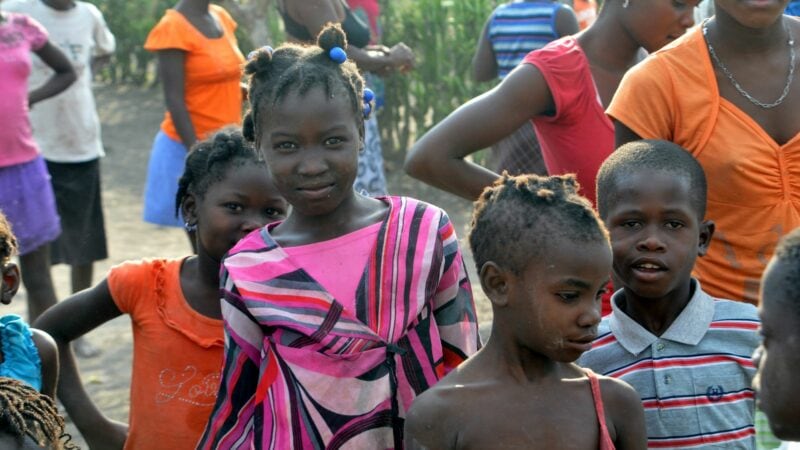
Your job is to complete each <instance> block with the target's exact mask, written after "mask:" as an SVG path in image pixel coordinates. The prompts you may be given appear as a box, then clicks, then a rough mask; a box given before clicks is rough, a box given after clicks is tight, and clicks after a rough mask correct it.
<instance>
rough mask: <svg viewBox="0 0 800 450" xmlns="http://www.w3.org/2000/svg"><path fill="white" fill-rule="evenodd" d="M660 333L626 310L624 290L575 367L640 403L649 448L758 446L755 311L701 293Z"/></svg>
mask: <svg viewBox="0 0 800 450" xmlns="http://www.w3.org/2000/svg"><path fill="white" fill-rule="evenodd" d="M692 281H693V283H695V284H694V295H693V296H692V299H691V300H690V301H689V303H688V304H687V305H686V308H684V310H683V311H682V312H681V314H680V315H679V316H678V318H677V319H675V322H673V323H672V325H670V327H669V328H668V329H667V331H665V332H664V333H663V334H662V335H661V336H656V335H654V334H652V333H650V332H649V331H648V330H647V329H645V328H644V327H642V326H641V325H639V324H638V323H637V322H636V321H634V320H633V319H631V318H630V317H629V316H628V315H627V314H625V313H624V312H622V311H621V310H620V309H619V308H618V306H617V301H619V299H620V296H621V295H622V291H617V292H616V293H615V294H614V296H613V297H612V298H611V306H612V308H613V312H612V313H611V314H610V315H609V316H607V317H605V318H604V319H603V321H602V322H601V324H600V331H599V335H598V338H597V339H596V340H595V341H594V343H593V345H592V349H591V350H590V351H588V352H586V353H584V354H583V356H581V358H580V359H579V360H578V364H580V365H581V366H584V367H588V368H590V369H592V370H594V371H595V372H597V373H600V374H603V375H606V376H610V377H614V378H619V379H621V380H624V381H625V382H627V383H628V384H630V385H631V386H633V387H634V388H635V389H636V391H637V392H639V395H640V396H641V398H642V403H643V404H644V410H645V419H646V423H647V438H648V447H649V448H699V447H708V446H712V447H713V446H719V447H724V448H727V449H753V448H755V426H754V414H755V401H754V395H753V390H752V388H751V382H752V379H753V375H754V374H755V367H754V366H753V363H752V361H751V360H750V357H751V355H752V354H753V351H754V350H755V349H756V347H757V346H758V344H759V342H760V338H759V335H758V327H759V320H758V314H757V311H756V308H755V307H754V306H752V305H749V304H746V303H739V302H732V301H728V300H716V299H714V298H713V297H711V296H709V295H708V294H706V293H705V292H703V291H702V289H701V288H700V283H699V282H697V280H692Z"/></svg>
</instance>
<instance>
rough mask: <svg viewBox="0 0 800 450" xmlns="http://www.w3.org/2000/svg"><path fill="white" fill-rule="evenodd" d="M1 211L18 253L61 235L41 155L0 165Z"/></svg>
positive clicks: (24, 252) (54, 201)
mask: <svg viewBox="0 0 800 450" xmlns="http://www.w3.org/2000/svg"><path fill="white" fill-rule="evenodd" d="M0 211H2V212H3V214H5V215H6V217H7V218H8V221H9V223H11V231H12V232H13V233H14V235H15V236H16V237H17V244H18V246H19V254H20V255H25V254H27V253H30V252H32V251H34V250H36V249H37V248H39V247H41V246H42V245H44V244H47V243H48V242H51V241H53V240H55V239H56V238H57V237H58V235H59V234H61V221H60V220H59V218H58V212H57V210H56V199H55V196H54V195H53V187H52V186H51V185H50V174H49V173H48V172H47V166H46V165H45V162H44V159H42V157H41V156H39V157H37V158H36V159H34V160H33V161H28V162H25V163H22V164H15V165H13V166H8V167H0Z"/></svg>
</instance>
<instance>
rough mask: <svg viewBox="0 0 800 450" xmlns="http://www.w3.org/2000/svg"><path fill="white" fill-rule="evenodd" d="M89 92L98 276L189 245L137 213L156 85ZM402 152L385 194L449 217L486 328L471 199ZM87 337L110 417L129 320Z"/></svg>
mask: <svg viewBox="0 0 800 450" xmlns="http://www.w3.org/2000/svg"><path fill="white" fill-rule="evenodd" d="M96 99H97V107H98V112H99V115H100V119H101V121H102V123H103V141H104V143H105V149H106V157H105V158H104V159H103V163H102V175H103V202H104V210H105V220H106V231H107V235H108V245H109V254H110V258H109V259H108V260H106V261H103V262H100V263H98V264H96V265H95V277H94V278H95V282H99V281H100V280H102V279H103V278H104V277H105V275H106V273H107V271H108V269H109V268H110V267H111V266H113V265H115V264H118V263H120V262H122V261H125V260H130V259H140V258H144V257H168V258H169V257H180V256H183V255H186V254H187V253H188V252H189V243H188V241H187V239H186V237H185V234H184V233H183V231H182V230H179V229H171V228H162V227H156V226H153V225H149V224H146V223H144V222H143V221H142V220H141V214H142V200H141V199H142V190H143V186H144V178H145V173H146V167H147V159H148V155H149V152H150V145H151V143H152V139H153V136H154V135H155V133H156V131H157V129H158V126H159V123H160V122H161V119H162V115H163V111H164V106H163V105H164V103H163V100H162V97H161V93H160V89H158V88H155V89H148V88H136V87H127V86H125V87H118V86H98V87H97V88H96ZM379 119H380V116H379ZM403 156H404V153H403V152H393V153H388V154H385V158H386V165H387V177H388V180H389V190H390V192H391V193H392V194H397V195H408V196H412V197H416V198H419V199H422V200H425V201H428V202H430V203H432V204H435V205H437V206H440V207H442V208H443V209H445V210H446V211H447V212H448V214H449V215H450V217H451V218H452V220H453V222H454V223H455V225H456V229H457V232H458V233H459V236H460V237H462V249H464V250H465V257H466V264H467V267H468V268H469V269H470V272H471V273H470V279H471V280H472V281H473V290H474V291H475V297H476V304H477V307H478V317H479V319H480V322H481V325H482V326H481V328H482V333H481V334H482V335H484V336H486V333H487V330H488V325H489V323H490V322H491V309H490V307H489V305H488V302H487V301H486V299H485V297H484V295H483V293H482V292H481V291H480V287H479V285H477V284H476V278H475V270H474V268H473V263H472V259H471V256H470V255H469V254H468V251H466V249H467V245H466V242H465V240H464V239H463V237H464V236H466V229H467V228H466V227H467V225H468V222H469V214H470V211H471V204H470V203H469V202H467V201H464V200H461V199H458V198H456V197H454V196H451V195H448V194H446V193H444V192H442V191H438V190H436V189H433V188H430V187H428V186H427V185H424V184H423V183H421V182H418V181H416V180H413V179H411V178H409V177H408V176H406V175H405V174H403V173H402V168H401V165H402V158H403ZM53 276H54V278H55V282H56V288H57V291H58V295H59V298H60V299H63V298H65V297H66V296H68V295H69V293H70V290H69V289H70V287H69V273H68V271H67V268H66V267H65V266H56V267H54V269H53ZM12 312H13V313H17V314H20V315H23V316H24V317H25V316H26V315H27V312H26V294H25V292H24V290H20V292H19V294H18V295H17V297H16V298H15V300H14V302H13V303H12V305H11V306H10V307H8V308H7V309H6V311H4V313H12ZM65 320H66V318H65ZM88 339H89V341H90V342H91V343H92V344H93V345H94V346H96V347H98V348H99V349H100V350H101V352H102V353H101V354H100V355H99V356H96V357H94V358H87V359H80V360H79V365H80V370H81V375H82V377H83V381H84V383H85V384H86V387H87V390H88V391H89V393H90V395H91V396H92V398H93V399H94V401H95V402H96V403H97V405H98V406H99V407H100V409H101V410H102V411H103V412H104V413H105V414H107V415H108V416H109V417H111V418H112V419H116V420H120V421H127V417H128V405H129V402H128V397H129V392H128V389H129V386H130V368H131V356H132V349H131V345H132V338H131V331H130V320H129V319H128V318H127V317H120V318H117V319H115V320H113V321H111V322H109V323H107V324H105V325H103V326H101V327H99V328H98V329H96V330H94V331H92V332H91V333H90V334H89V335H88ZM484 339H485V338H484ZM69 431H70V433H71V434H72V435H73V437H74V439H75V441H76V442H77V443H78V444H79V445H81V448H86V446H85V443H84V442H83V440H82V439H81V437H80V434H79V433H78V432H77V431H76V430H75V428H74V427H72V426H71V425H69Z"/></svg>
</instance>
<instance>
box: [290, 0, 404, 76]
mask: <svg viewBox="0 0 800 450" xmlns="http://www.w3.org/2000/svg"><path fill="white" fill-rule="evenodd" d="M286 8H287V12H288V13H289V14H290V15H291V17H292V19H294V20H296V21H297V23H300V24H302V25H303V26H304V27H305V28H306V30H307V31H308V33H309V34H310V35H311V36H317V35H318V34H319V32H320V31H322V29H323V28H324V27H325V25H327V24H328V23H341V21H342V18H341V17H339V15H338V14H337V11H336V8H335V7H334V5H333V2H331V1H330V0H302V1H296V2H287V3H286ZM347 57H348V58H350V59H352V60H353V61H354V62H355V63H356V65H357V66H358V67H359V68H360V69H361V70H365V71H367V72H384V73H385V72H387V71H389V70H401V71H404V70H408V69H410V68H411V67H413V65H414V54H413V52H411V49H410V48H408V46H406V45H405V44H403V43H400V44H397V45H395V46H394V47H392V48H391V50H390V51H389V52H388V53H386V52H375V51H369V50H367V49H362V48H358V47H355V46H348V48H347Z"/></svg>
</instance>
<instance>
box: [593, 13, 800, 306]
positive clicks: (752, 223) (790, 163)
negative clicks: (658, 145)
mask: <svg viewBox="0 0 800 450" xmlns="http://www.w3.org/2000/svg"><path fill="white" fill-rule="evenodd" d="M633 1H634V0H630V2H631V3H633ZM714 3H715V11H716V13H715V15H714V17H712V18H711V19H708V20H706V21H704V22H703V23H702V24H701V25H700V26H699V27H697V28H695V29H694V30H692V31H691V32H689V33H688V34H687V35H685V36H683V37H682V38H680V39H678V40H677V41H676V42H675V43H674V44H672V45H670V46H669V47H667V48H664V49H663V50H661V51H660V52H657V53H655V54H654V55H652V56H650V57H649V58H648V59H646V60H645V61H644V62H642V63H641V64H639V65H638V66H636V67H635V68H634V69H632V70H631V71H630V72H628V74H627V75H626V76H625V78H624V79H623V81H622V84H620V87H619V90H618V91H617V94H616V96H615V97H614V100H613V102H612V103H611V105H610V106H609V109H608V113H609V115H611V116H612V117H613V118H614V119H615V121H616V144H617V145H621V144H624V143H626V142H629V141H631V140H635V139H639V138H645V139H665V140H669V141H672V142H675V143H677V144H678V145H680V146H682V147H684V148H685V149H687V150H688V151H690V152H691V153H692V154H693V155H694V156H695V158H697V160H698V162H699V163H700V164H701V165H702V166H703V169H704V170H705V172H706V177H707V178H708V210H707V213H706V217H707V218H708V219H709V220H712V221H714V223H715V224H716V231H715V233H714V240H713V241H712V243H711V247H710V248H709V251H708V254H707V255H706V256H705V257H703V258H699V259H698V260H697V263H696V266H695V272H696V275H697V276H698V278H699V279H700V281H701V283H702V285H703V288H704V289H705V290H706V291H708V293H709V294H711V295H713V296H714V297H719V298H729V299H732V300H739V301H746V302H749V303H757V302H758V290H759V280H760V278H761V274H762V272H763V271H764V269H765V267H766V264H767V262H768V261H769V259H770V257H771V256H772V253H773V251H774V249H775V245H776V244H777V242H778V240H779V239H780V238H781V236H783V235H784V234H787V233H789V232H790V231H792V229H794V228H796V227H798V226H800V121H798V117H800V76H797V71H798V68H797V66H798V59H799V58H800V55H798V54H799V53H800V45H798V42H799V41H798V38H800V20H797V19H796V18H793V17H789V16H785V15H783V11H784V8H785V7H786V4H787V3H788V0H780V1H775V2H770V3H769V4H763V5H762V4H760V3H759V4H756V3H755V2H752V3H746V2H739V1H737V0H716V1H715V2H714Z"/></svg>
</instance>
